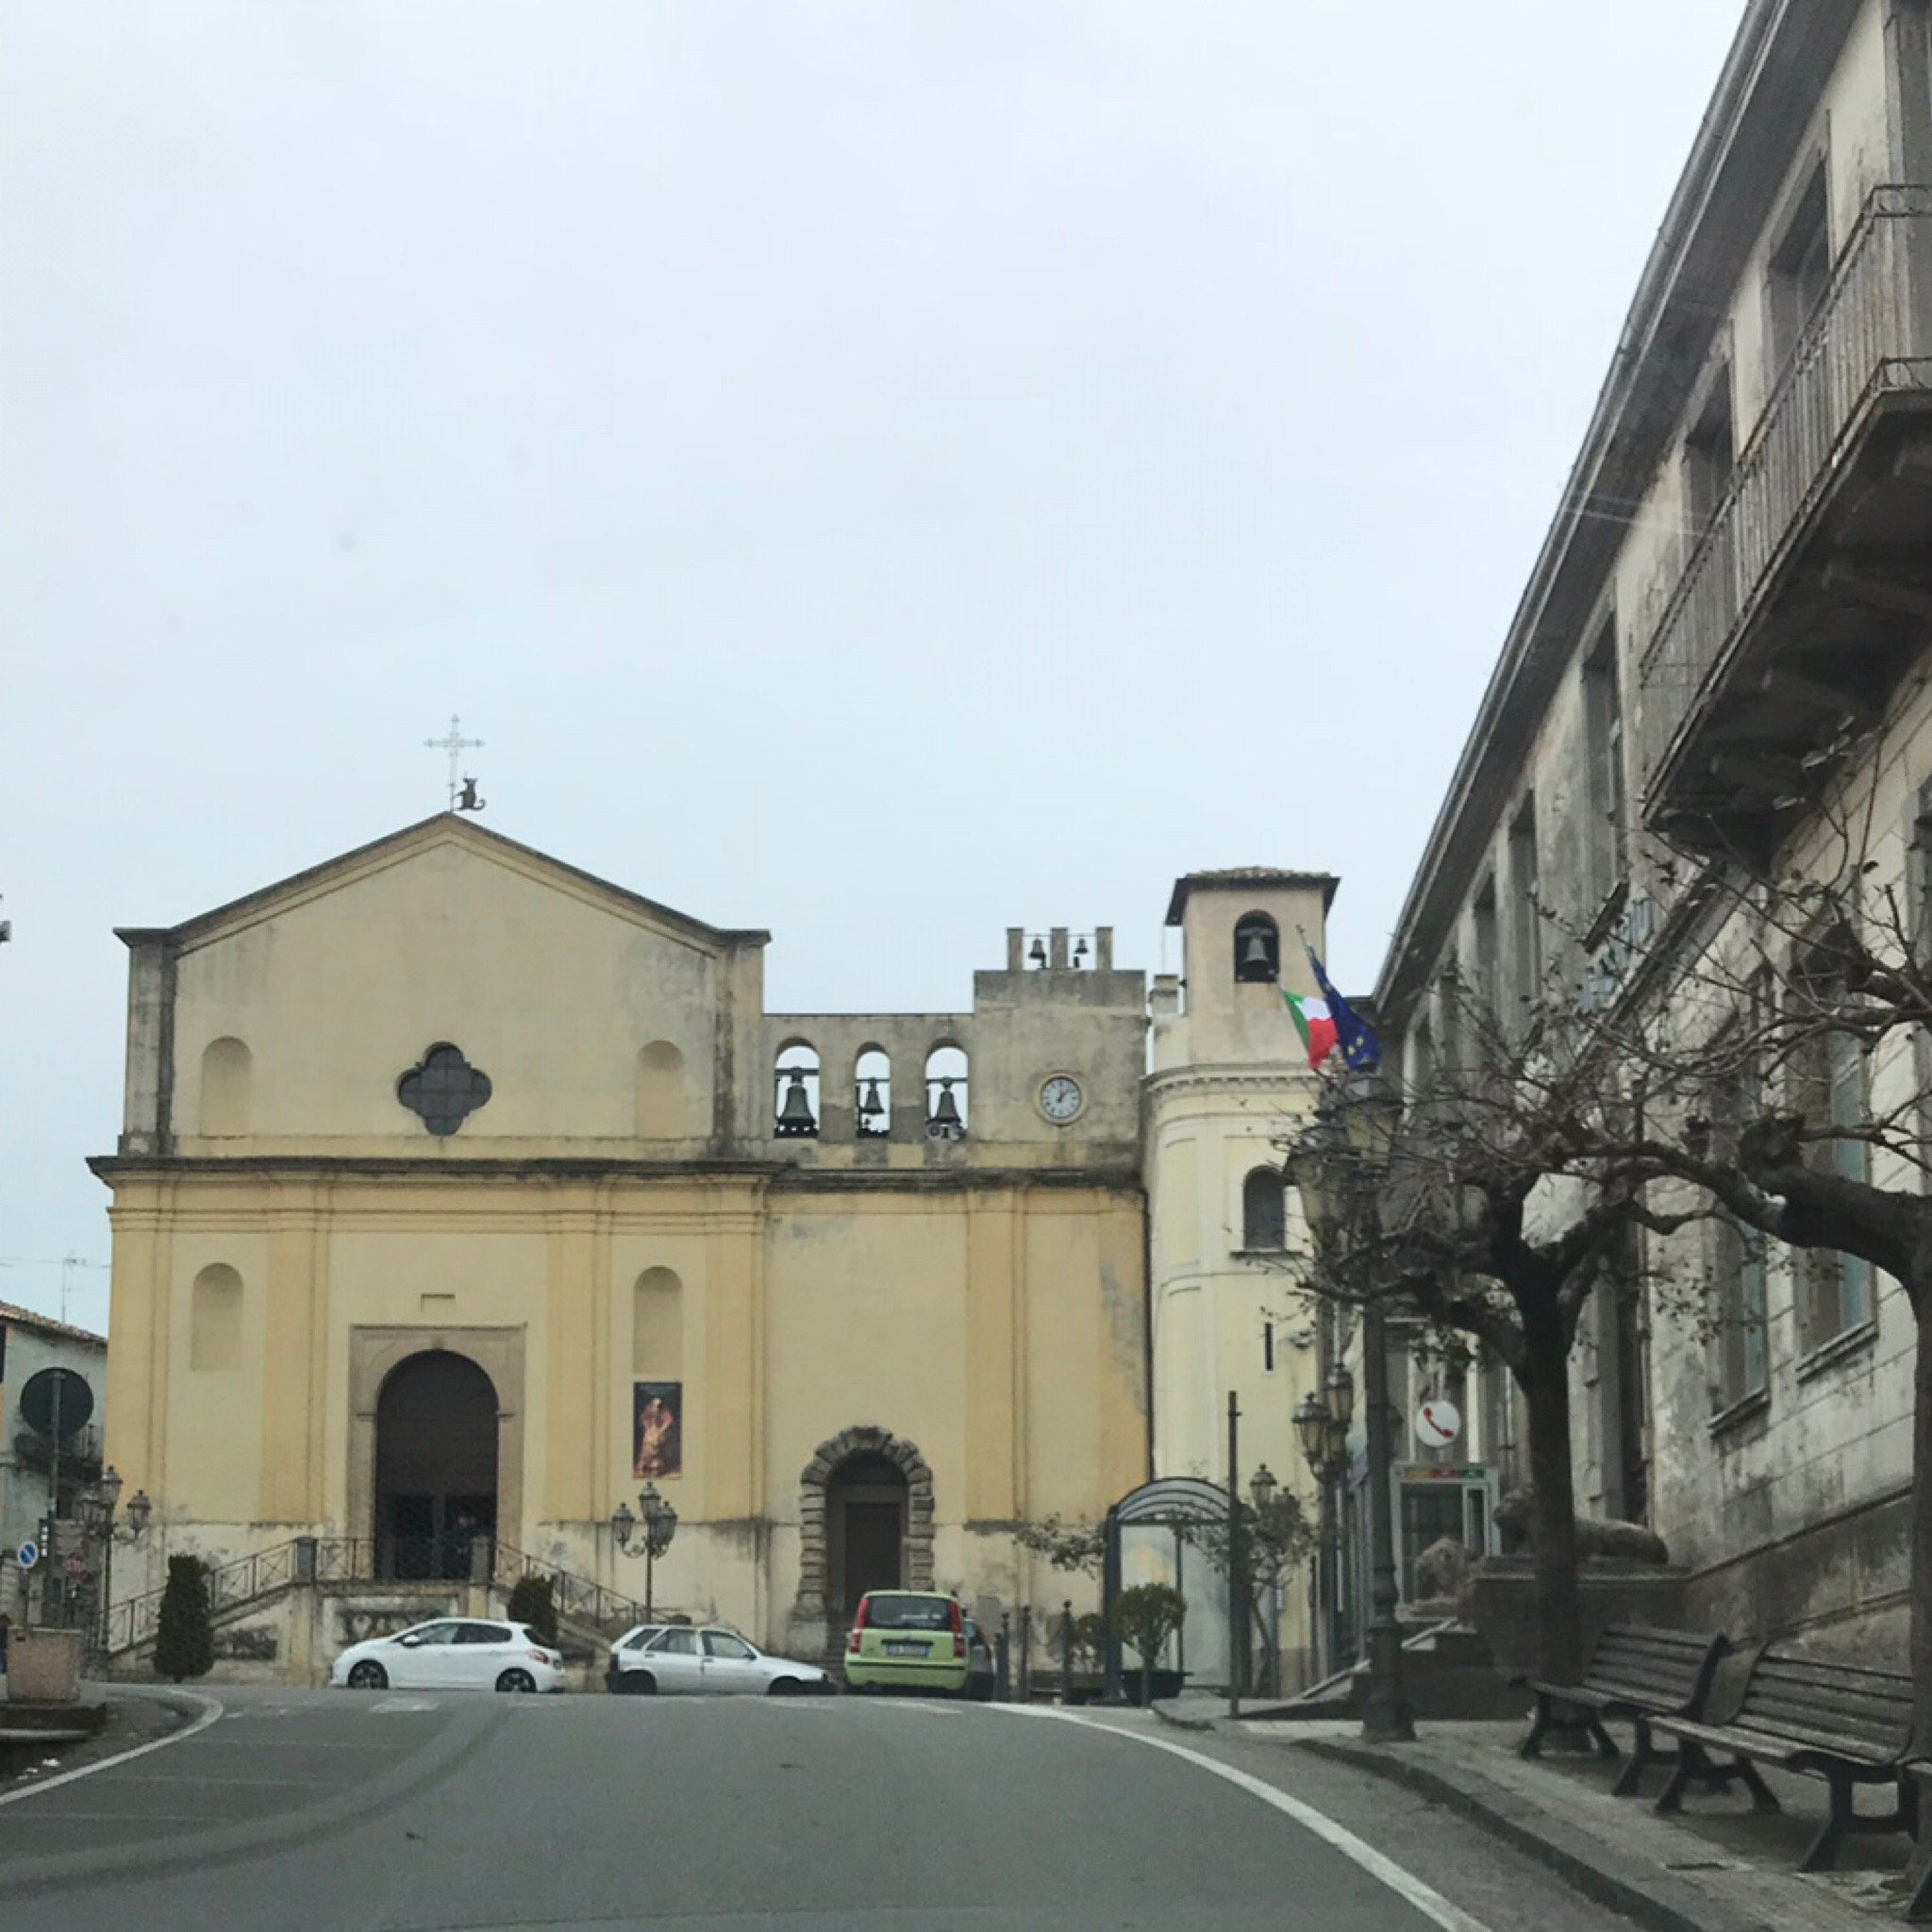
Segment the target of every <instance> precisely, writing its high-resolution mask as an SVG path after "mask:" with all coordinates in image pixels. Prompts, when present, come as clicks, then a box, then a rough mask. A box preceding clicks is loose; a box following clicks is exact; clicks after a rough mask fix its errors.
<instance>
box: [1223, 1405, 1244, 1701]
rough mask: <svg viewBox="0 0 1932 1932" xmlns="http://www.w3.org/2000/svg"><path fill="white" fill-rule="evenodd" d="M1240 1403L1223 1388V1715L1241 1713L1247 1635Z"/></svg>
mask: <svg viewBox="0 0 1932 1932" xmlns="http://www.w3.org/2000/svg"><path fill="white" fill-rule="evenodd" d="M1241 1594H1242V1592H1241V1405H1240V1403H1239V1402H1238V1401H1237V1400H1236V1398H1235V1391H1233V1390H1232V1389H1230V1390H1229V1391H1227V1714H1228V1716H1229V1717H1231V1718H1238V1717H1240V1716H1241V1640H1242V1639H1243V1638H1244V1637H1245V1636H1246V1635H1247V1627H1248V1625H1247V1616H1246V1606H1245V1605H1244V1604H1243V1603H1242V1601H1241Z"/></svg>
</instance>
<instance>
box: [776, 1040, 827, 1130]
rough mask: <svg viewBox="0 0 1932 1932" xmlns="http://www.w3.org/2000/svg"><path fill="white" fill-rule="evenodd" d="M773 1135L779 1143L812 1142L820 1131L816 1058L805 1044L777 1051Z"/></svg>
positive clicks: (814, 1051)
mask: <svg viewBox="0 0 1932 1932" xmlns="http://www.w3.org/2000/svg"><path fill="white" fill-rule="evenodd" d="M774 1077H775V1081H776V1089H775V1093H774V1120H773V1126H772V1131H773V1132H774V1134H776V1135H777V1137H778V1139H779V1140H781V1141H797V1140H811V1139H815V1138H816V1137H817V1134H818V1131H819V1119H820V1115H819V1056H818V1049H817V1048H816V1047H814V1046H813V1045H811V1044H810V1042H809V1041H803V1040H793V1041H787V1042H786V1044H785V1045H783V1046H781V1047H780V1048H779V1049H778V1063H777V1067H776V1069H775V1074H774Z"/></svg>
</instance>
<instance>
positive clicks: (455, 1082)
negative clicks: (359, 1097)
mask: <svg viewBox="0 0 1932 1932" xmlns="http://www.w3.org/2000/svg"><path fill="white" fill-rule="evenodd" d="M396 1098H397V1099H398V1100H400V1101H401V1102H402V1103H403V1105H404V1106H405V1107H407V1108H408V1109H409V1111H410V1112H411V1113H413V1114H416V1115H418V1116H419V1117H420V1118H421V1120H422V1122H423V1124H424V1125H425V1127H427V1128H428V1129H429V1131H430V1132H431V1133H432V1134H434V1135H435V1136H436V1138H437V1139H438V1140H439V1141H441V1140H446V1139H447V1138H448V1137H449V1136H450V1135H451V1134H454V1133H455V1132H456V1130H457V1129H458V1127H459V1126H461V1125H462V1124H463V1123H464V1122H465V1121H466V1120H468V1119H469V1117H470V1116H471V1115H472V1114H473V1113H475V1111H476V1109H477V1108H479V1107H481V1106H482V1105H483V1104H484V1102H485V1101H487V1100H488V1099H489V1098H490V1075H489V1074H486V1073H485V1072H484V1071H483V1069H482V1068H481V1067H473V1066H472V1065H471V1064H470V1063H469V1061H468V1060H466V1059H465V1058H463V1054H462V1049H461V1048H460V1047H456V1046H452V1045H450V1043H449V1042H448V1041H440V1042H439V1043H438V1044H437V1045H435V1046H432V1047H431V1048H430V1049H429V1051H428V1052H427V1053H425V1055H424V1056H423V1058H421V1059H420V1060H419V1061H418V1062H417V1063H416V1064H415V1065H414V1066H413V1067H411V1068H410V1069H409V1071H408V1073H407V1074H404V1075H403V1077H402V1078H401V1079H400V1080H398V1081H397V1082H396Z"/></svg>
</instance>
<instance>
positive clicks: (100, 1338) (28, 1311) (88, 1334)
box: [0, 1302, 108, 1348]
mask: <svg viewBox="0 0 1932 1932" xmlns="http://www.w3.org/2000/svg"><path fill="white" fill-rule="evenodd" d="M0 1322H4V1323H6V1324H8V1326H10V1327H14V1328H34V1329H38V1330H39V1331H40V1333H41V1334H42V1335H64V1336H65V1337H66V1338H67V1340H68V1341H91V1342H92V1344H93V1345H94V1346H95V1347H96V1348H106V1347H107V1345H108V1338H107V1337H106V1336H105V1335H96V1334H95V1333H94V1332H93V1330H92V1328H76V1327H75V1325H74V1324H73V1323H72V1322H57V1321H55V1319H54V1318H53V1316H51V1315H39V1314H36V1313H35V1312H34V1310H33V1309H32V1308H21V1307H15V1306H14V1305H13V1303H11V1302H0Z"/></svg>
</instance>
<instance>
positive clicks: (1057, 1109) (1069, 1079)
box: [1040, 1074, 1087, 1127]
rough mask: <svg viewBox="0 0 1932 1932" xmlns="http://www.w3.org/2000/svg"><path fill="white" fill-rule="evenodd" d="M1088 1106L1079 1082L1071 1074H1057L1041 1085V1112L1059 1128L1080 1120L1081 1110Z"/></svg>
mask: <svg viewBox="0 0 1932 1932" xmlns="http://www.w3.org/2000/svg"><path fill="white" fill-rule="evenodd" d="M1086 1105H1087V1096H1086V1095H1085V1094H1084V1093H1082V1092H1081V1091H1080V1083H1079V1081H1077V1080H1076V1079H1074V1076H1073V1075H1072V1074H1054V1075H1053V1077H1052V1078H1051V1079H1049V1080H1044V1081H1042V1082H1041V1088H1040V1110H1041V1113H1043V1114H1044V1115H1045V1116H1046V1117H1047V1119H1048V1120H1050V1121H1051V1122H1052V1123H1053V1124H1054V1125H1055V1126H1057V1127H1063V1126H1065V1125H1066V1124H1067V1123H1068V1122H1069V1121H1074V1120H1078V1119H1079V1117H1080V1109H1081V1108H1083V1107H1085V1106H1086Z"/></svg>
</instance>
